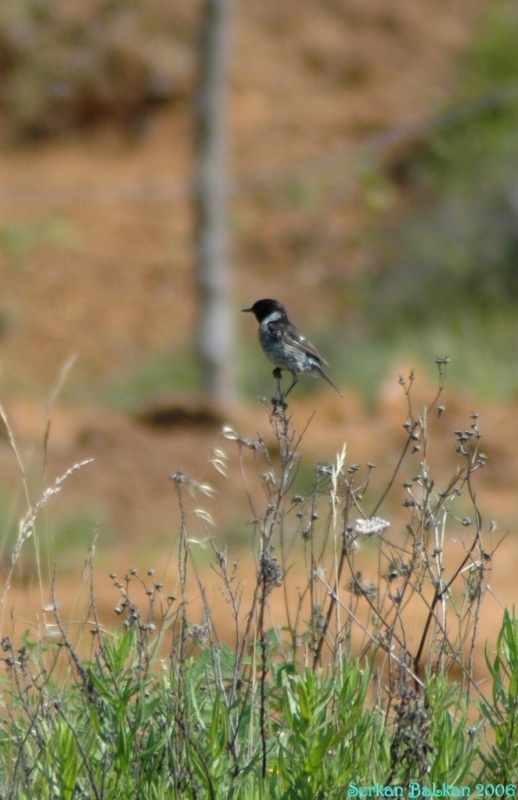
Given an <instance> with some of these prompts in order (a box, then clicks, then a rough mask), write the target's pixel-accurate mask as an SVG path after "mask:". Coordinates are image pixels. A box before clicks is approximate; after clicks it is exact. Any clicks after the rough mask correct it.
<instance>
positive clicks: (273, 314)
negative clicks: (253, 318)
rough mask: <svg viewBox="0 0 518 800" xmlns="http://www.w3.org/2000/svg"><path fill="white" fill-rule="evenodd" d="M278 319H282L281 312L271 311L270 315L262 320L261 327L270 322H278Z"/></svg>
mask: <svg viewBox="0 0 518 800" xmlns="http://www.w3.org/2000/svg"><path fill="white" fill-rule="evenodd" d="M280 319H282V314H281V312H280V311H272V312H271V314H268V316H267V317H265V318H264V319H263V321H262V322H261V325H269V324H270V322H278V321H279V320H280Z"/></svg>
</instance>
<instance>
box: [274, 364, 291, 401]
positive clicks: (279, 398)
mask: <svg viewBox="0 0 518 800" xmlns="http://www.w3.org/2000/svg"><path fill="white" fill-rule="evenodd" d="M272 374H273V377H274V378H275V380H276V381H277V394H276V395H275V397H272V405H273V409H274V411H277V410H278V409H282V410H284V409H285V408H286V403H285V402H284V398H285V397H286V395H285V394H283V391H282V389H281V379H282V369H280V367H275V369H274V370H273V373H272ZM290 388H291V387H290Z"/></svg>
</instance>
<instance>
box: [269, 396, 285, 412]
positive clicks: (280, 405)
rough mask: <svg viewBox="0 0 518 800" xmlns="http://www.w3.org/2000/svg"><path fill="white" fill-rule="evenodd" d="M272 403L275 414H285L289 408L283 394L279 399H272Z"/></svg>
mask: <svg viewBox="0 0 518 800" xmlns="http://www.w3.org/2000/svg"><path fill="white" fill-rule="evenodd" d="M271 402H272V406H273V413H274V414H283V413H284V412H285V411H286V409H287V408H288V404H287V403H285V402H284V395H282V394H281V395H279V396H278V397H272V400H271Z"/></svg>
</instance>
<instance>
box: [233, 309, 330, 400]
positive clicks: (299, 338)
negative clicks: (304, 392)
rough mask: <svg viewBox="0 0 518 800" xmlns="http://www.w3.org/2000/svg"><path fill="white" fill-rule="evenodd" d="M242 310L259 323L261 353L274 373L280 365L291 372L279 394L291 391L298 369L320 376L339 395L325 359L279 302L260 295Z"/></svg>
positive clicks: (279, 375)
mask: <svg viewBox="0 0 518 800" xmlns="http://www.w3.org/2000/svg"><path fill="white" fill-rule="evenodd" d="M242 311H243V312H251V313H252V314H254V315H255V318H256V320H257V322H258V323H259V341H260V343H261V347H262V348H263V351H264V354H265V355H266V356H267V358H269V359H270V361H272V362H273V363H274V364H275V367H276V369H275V370H274V371H273V375H274V377H275V378H277V379H279V378H280V377H281V375H282V370H283V369H285V370H288V372H291V375H292V377H293V382H292V384H291V386H290V387H289V388H288V390H287V391H286V392H285V393H284V395H283V397H286V396H287V395H288V394H289V393H290V392H291V390H292V389H293V387H294V386H295V384H296V383H297V380H298V376H299V375H300V374H301V373H309V374H310V375H313V376H314V377H320V378H324V380H326V381H327V382H328V383H329V384H330V385H331V386H332V387H333V389H335V391H337V392H338V394H339V395H340V396H341V397H343V394H342V392H341V391H340V389H339V388H338V386H337V385H336V383H334V381H333V380H332V379H331V377H330V376H329V375H328V373H327V372H326V370H325V369H324V367H327V366H329V365H328V363H327V361H325V360H324V359H323V358H322V356H321V355H320V353H319V352H318V350H317V349H316V348H315V347H314V346H313V345H312V344H311V343H310V342H308V340H307V339H306V337H305V336H303V335H302V334H301V333H300V331H299V330H298V329H297V328H296V327H295V325H293V323H292V322H290V320H289V319H288V314H287V313H286V309H285V308H284V306H283V304H282V303H280V302H279V301H278V300H271V299H269V298H264V299H263V300H257V301H256V302H255V303H254V304H253V306H251V307H250V308H243V309H242Z"/></svg>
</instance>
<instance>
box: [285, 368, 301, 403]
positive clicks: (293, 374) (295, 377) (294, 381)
mask: <svg viewBox="0 0 518 800" xmlns="http://www.w3.org/2000/svg"><path fill="white" fill-rule="evenodd" d="M291 374H292V377H293V382H292V384H291V386H290V387H289V389H287V390H286V391H285V392H284V394H283V396H282V399H283V400H284V399H285V398H286V397H287V396H288V395H289V393H290V392H291V390H292V389H293V387H294V386H295V384H296V383H297V373H296V372H292V373H291Z"/></svg>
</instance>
